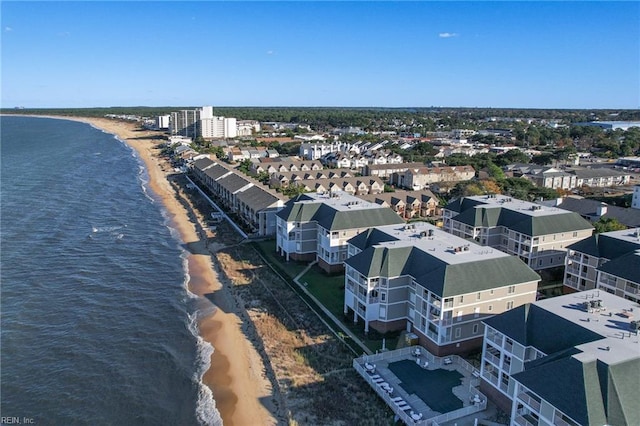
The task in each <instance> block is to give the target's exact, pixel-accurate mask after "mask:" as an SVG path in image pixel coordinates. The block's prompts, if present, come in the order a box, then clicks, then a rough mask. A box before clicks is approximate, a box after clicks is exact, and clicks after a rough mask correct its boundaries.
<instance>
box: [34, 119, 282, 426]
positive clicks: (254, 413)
mask: <svg viewBox="0 0 640 426" xmlns="http://www.w3.org/2000/svg"><path fill="white" fill-rule="evenodd" d="M31 117H40V118H52V119H61V120H70V121H78V122H83V123H86V124H89V125H91V126H93V127H95V128H96V129H99V130H101V131H104V132H106V133H109V134H113V135H115V136H116V137H117V138H118V139H120V140H121V141H122V142H124V143H125V144H126V145H127V146H129V147H130V148H132V149H133V150H134V151H135V152H136V153H137V155H138V157H139V158H140V159H141V160H142V162H143V163H144V165H145V168H146V171H147V174H148V177H149V187H150V188H151V190H152V191H153V193H154V195H155V196H156V197H157V200H158V201H160V202H161V203H162V205H163V206H164V208H165V209H166V211H167V213H168V216H169V217H168V218H169V220H170V223H171V227H172V228H174V229H175V230H176V231H177V232H178V234H179V236H180V240H181V243H182V244H183V246H184V249H185V251H186V252H187V265H188V267H187V269H188V270H187V272H188V276H189V281H188V284H187V286H188V290H189V291H190V292H191V293H193V294H195V295H197V296H198V297H199V299H200V301H199V305H200V306H199V311H204V310H205V309H206V308H211V307H213V306H215V309H210V310H211V311H212V312H213V313H212V314H209V315H207V316H205V317H203V318H201V319H199V321H198V329H199V334H200V337H201V338H202V339H203V340H204V341H206V342H208V343H209V344H211V345H212V346H213V348H214V350H213V353H212V355H211V358H210V367H209V369H208V370H207V371H206V372H205V373H204V374H203V376H202V382H203V383H204V385H206V386H207V387H208V388H209V389H211V391H212V393H213V398H214V400H215V406H216V409H217V411H218V412H219V413H220V416H221V418H222V420H223V423H224V424H225V425H232V426H233V425H236V426H243V425H275V424H277V420H276V418H277V417H278V413H276V412H275V411H276V410H275V409H274V407H267V406H265V403H264V401H267V400H269V399H271V397H272V396H273V395H272V390H271V384H270V382H269V380H268V379H267V378H266V377H265V374H264V371H265V368H264V363H263V361H262V359H261V358H260V355H259V354H258V353H257V350H256V348H255V344H254V342H252V341H251V339H250V338H249V337H247V335H246V334H245V332H244V331H243V321H242V318H241V317H240V315H239V314H238V312H237V310H236V309H235V308H234V306H235V305H234V301H233V296H232V295H231V294H230V292H229V291H228V290H227V289H225V287H224V285H223V283H222V281H221V280H220V278H219V276H218V273H217V272H216V270H215V268H214V265H213V263H212V255H213V254H214V253H215V251H216V250H218V249H219V248H221V247H222V244H220V243H218V242H216V241H215V238H214V239H213V241H211V239H209V238H207V235H206V233H204V232H203V230H202V224H203V222H205V223H206V219H204V218H202V217H198V213H197V212H196V210H195V209H193V208H191V207H192V206H190V205H189V204H190V202H189V200H185V199H184V197H182V196H181V194H180V190H179V188H176V187H174V186H173V185H172V183H171V181H170V180H169V174H170V173H171V172H172V169H171V167H170V165H168V164H166V163H165V160H163V159H161V158H159V156H158V150H157V149H156V148H155V146H156V145H157V143H158V141H157V140H154V139H153V138H154V137H157V136H158V135H159V132H157V131H152V130H149V131H146V130H140V129H138V127H139V125H138V123H128V122H123V121H117V120H110V119H106V118H90V117H66V116H31ZM185 203H186V204H187V205H186V206H185ZM203 234H205V235H203ZM269 405H270V404H269ZM269 408H270V409H269Z"/></svg>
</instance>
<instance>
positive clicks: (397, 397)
mask: <svg viewBox="0 0 640 426" xmlns="http://www.w3.org/2000/svg"><path fill="white" fill-rule="evenodd" d="M391 401H393V402H394V403H395V402H398V401H402V397H401V396H395V397H393V398H391Z"/></svg>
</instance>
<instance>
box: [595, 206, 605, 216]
mask: <svg viewBox="0 0 640 426" xmlns="http://www.w3.org/2000/svg"><path fill="white" fill-rule="evenodd" d="M596 214H597V215H598V217H602V216H604V215H605V214H607V204H606V203H600V205H599V206H598V208H597V210H596Z"/></svg>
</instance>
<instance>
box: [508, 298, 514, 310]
mask: <svg viewBox="0 0 640 426" xmlns="http://www.w3.org/2000/svg"><path fill="white" fill-rule="evenodd" d="M509 309H513V300H510V301H508V302H507V310H509Z"/></svg>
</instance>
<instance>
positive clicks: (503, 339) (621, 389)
mask: <svg viewBox="0 0 640 426" xmlns="http://www.w3.org/2000/svg"><path fill="white" fill-rule="evenodd" d="M637 312H638V304H637V303H636V302H632V301H630V300H626V299H624V298H622V297H618V296H615V295H612V294H608V293H606V292H604V291H600V290H588V291H584V292H579V293H573V294H568V295H564V296H559V297H554V298H551V299H546V300H542V301H538V302H534V303H531V304H527V305H523V306H520V307H518V308H515V309H512V310H510V311H507V312H505V313H503V314H501V315H496V316H494V317H492V318H489V319H486V320H485V331H484V346H483V351H482V360H481V367H480V377H481V385H480V388H481V390H482V391H483V393H485V394H486V395H487V396H489V398H490V399H492V400H493V402H495V403H496V404H497V405H498V406H499V407H500V408H502V409H503V410H505V411H507V412H510V413H511V424H512V425H520V426H530V425H531V426H538V425H545V426H546V425H558V426H578V425H582V426H602V425H638V424H640V404H638V384H640V350H639V348H640V344H639V336H638V328H639V326H640V321H638V320H637V319H634V315H636V314H637Z"/></svg>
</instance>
